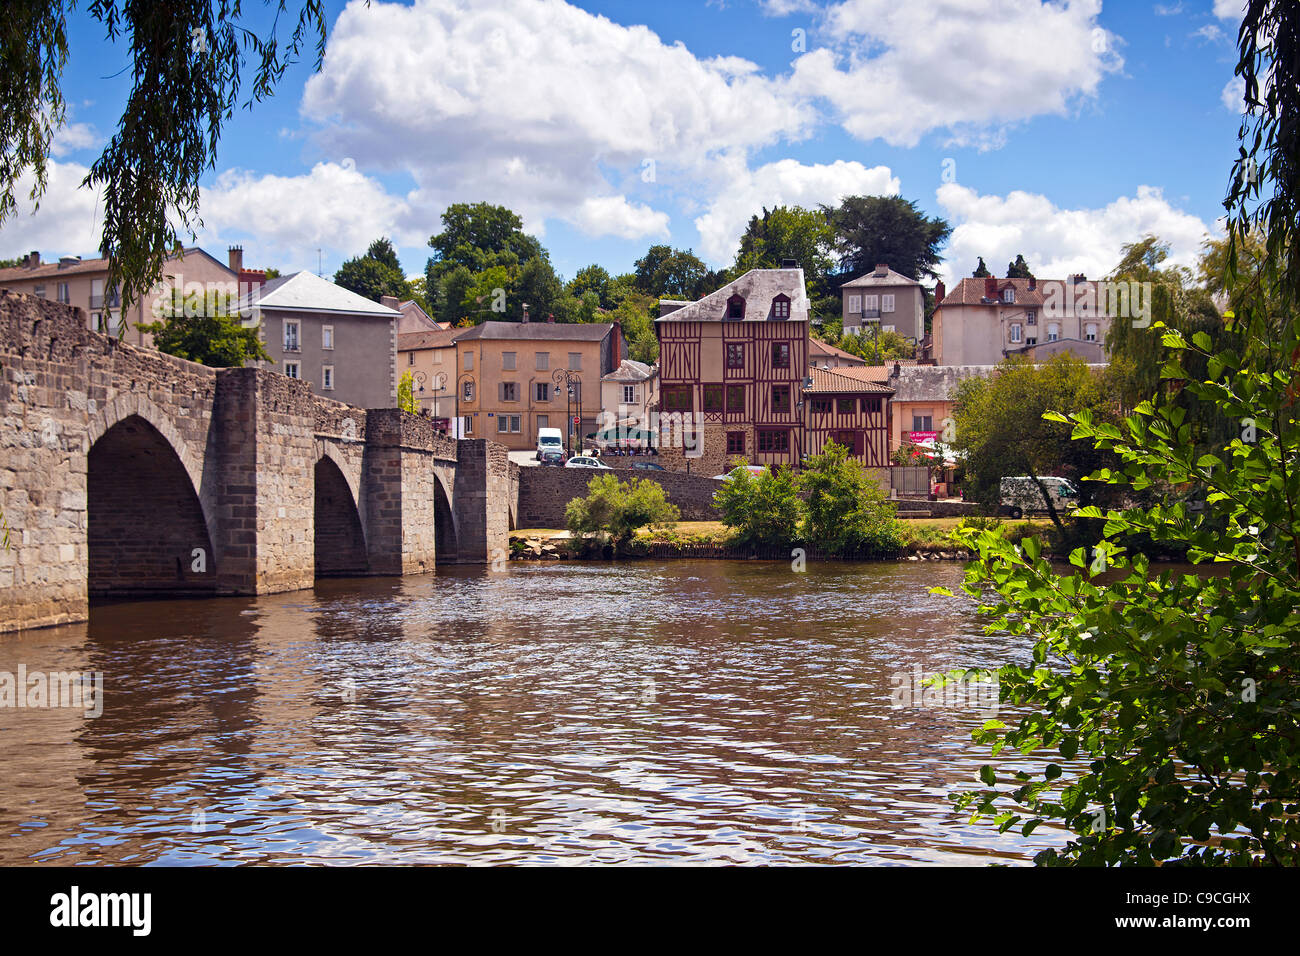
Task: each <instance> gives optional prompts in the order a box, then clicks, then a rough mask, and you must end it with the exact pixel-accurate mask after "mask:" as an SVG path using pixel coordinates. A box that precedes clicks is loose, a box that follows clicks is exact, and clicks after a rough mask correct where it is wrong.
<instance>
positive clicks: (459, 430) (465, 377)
mask: <svg viewBox="0 0 1300 956" xmlns="http://www.w3.org/2000/svg"><path fill="white" fill-rule="evenodd" d="M465 381H468V382H469V390H470V394H471V395H472V394H474V388H475V382H474V376H473V374H471V373H470V372H462V373H461V375H460V376H459V377H458V378H457V379H456V427H455V428H453V429H452V437H453V438H464V437H465V433H464V429H463V427H462V423H461V420H460V393H461V383H462V382H465Z"/></svg>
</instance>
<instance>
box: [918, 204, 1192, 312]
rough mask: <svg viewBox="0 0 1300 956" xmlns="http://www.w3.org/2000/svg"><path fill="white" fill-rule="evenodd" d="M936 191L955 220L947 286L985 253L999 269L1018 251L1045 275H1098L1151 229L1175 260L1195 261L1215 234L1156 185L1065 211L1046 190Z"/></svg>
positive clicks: (947, 257)
mask: <svg viewBox="0 0 1300 956" xmlns="http://www.w3.org/2000/svg"><path fill="white" fill-rule="evenodd" d="M936 196H937V198H938V200H939V204H940V205H941V206H942V207H943V210H944V216H945V217H946V218H947V219H948V220H949V221H950V222H951V223H952V224H953V231H952V236H951V237H950V238H949V240H948V248H947V250H946V251H945V253H944V258H945V262H944V264H943V267H942V270H943V273H944V275H943V279H944V281H945V282H946V283H948V285H949V287H951V286H952V284H953V283H954V282H956V281H958V280H960V279H961V278H963V277H965V276H968V275H970V273H971V271H972V270H973V269H974V268H975V265H976V263H977V262H978V260H979V257H980V256H983V257H984V261H985V263H986V264H987V265H988V267H989V271H991V272H993V273H994V274H995V275H1001V274H1002V273H1003V271H1004V270H1005V269H1006V263H1008V262H1010V261H1012V260H1014V259H1015V257H1016V255H1017V254H1019V253H1023V254H1024V256H1025V259H1026V260H1027V261H1028V262H1029V265H1030V268H1032V269H1033V270H1034V274H1035V275H1038V276H1040V277H1043V278H1062V277H1064V276H1067V275H1070V274H1073V273H1078V272H1082V273H1084V274H1086V275H1088V276H1090V277H1093V278H1098V277H1100V276H1103V275H1105V274H1107V273H1108V272H1110V271H1111V270H1112V269H1113V268H1114V267H1115V265H1116V264H1117V263H1118V262H1119V259H1120V254H1121V252H1120V251H1121V247H1122V246H1123V245H1124V244H1125V243H1129V242H1136V241H1137V240H1139V239H1141V238H1142V237H1143V236H1145V235H1147V234H1148V233H1150V234H1154V235H1156V236H1159V237H1160V239H1161V240H1163V241H1165V242H1167V243H1169V245H1170V258H1169V263H1170V264H1179V265H1192V264H1193V263H1194V262H1195V260H1196V257H1197V255H1198V254H1199V252H1200V247H1201V243H1202V242H1203V241H1204V240H1205V239H1206V238H1207V237H1208V235H1209V234H1210V229H1209V227H1207V226H1206V224H1205V223H1204V222H1202V221H1201V220H1200V219H1199V218H1197V217H1196V216H1193V215H1191V214H1190V213H1186V212H1182V211H1181V210H1178V209H1175V208H1174V207H1173V206H1171V205H1170V204H1169V202H1168V201H1167V200H1166V199H1165V198H1164V195H1163V193H1162V192H1161V191H1160V190H1159V189H1157V188H1155V187H1152V186H1139V187H1138V189H1137V194H1136V195H1135V196H1121V197H1119V198H1118V199H1116V200H1114V201H1113V202H1111V203H1108V204H1107V205H1106V206H1103V207H1102V208H1100V209H1063V208H1060V207H1058V206H1056V205H1055V204H1054V203H1052V202H1051V201H1050V200H1049V199H1048V198H1047V197H1046V196H1042V195H1038V194H1034V193H1027V192H1020V191H1015V192H1011V193H1008V194H1007V195H1006V196H981V195H979V194H978V193H977V192H975V190H973V189H970V188H968V187H966V186H962V185H960V184H958V183H948V184H946V185H943V186H941V187H939V189H938V191H937V192H936Z"/></svg>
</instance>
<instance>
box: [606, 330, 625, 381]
mask: <svg viewBox="0 0 1300 956" xmlns="http://www.w3.org/2000/svg"><path fill="white" fill-rule="evenodd" d="M609 341H610V345H611V347H612V351H613V353H614V364H613V367H611V368H610V371H611V372H612V371H614V370H615V369H617V368H618V367H619V366H620V365H622V364H623V323H622V322H615V323H613V327H612V328H611V329H610V330H609Z"/></svg>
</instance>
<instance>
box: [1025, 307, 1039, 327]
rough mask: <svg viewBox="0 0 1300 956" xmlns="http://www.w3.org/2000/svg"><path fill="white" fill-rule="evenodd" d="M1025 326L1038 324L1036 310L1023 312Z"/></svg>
mask: <svg viewBox="0 0 1300 956" xmlns="http://www.w3.org/2000/svg"><path fill="white" fill-rule="evenodd" d="M1025 324H1026V325H1037V324H1038V312H1037V311H1036V310H1034V309H1026V310H1025Z"/></svg>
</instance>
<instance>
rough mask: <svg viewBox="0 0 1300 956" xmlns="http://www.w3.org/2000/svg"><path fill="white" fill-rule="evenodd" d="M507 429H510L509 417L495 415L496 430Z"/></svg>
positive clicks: (502, 430) (503, 430)
mask: <svg viewBox="0 0 1300 956" xmlns="http://www.w3.org/2000/svg"><path fill="white" fill-rule="evenodd" d="M509 430H510V419H508V418H507V417H506V416H505V415H498V416H497V431H498V432H505V431H509Z"/></svg>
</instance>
